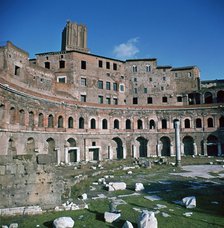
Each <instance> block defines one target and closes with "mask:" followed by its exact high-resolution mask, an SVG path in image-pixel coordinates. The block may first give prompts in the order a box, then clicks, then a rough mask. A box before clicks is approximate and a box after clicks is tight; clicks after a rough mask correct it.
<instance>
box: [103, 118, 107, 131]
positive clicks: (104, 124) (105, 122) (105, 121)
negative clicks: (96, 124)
mask: <svg viewBox="0 0 224 228" xmlns="http://www.w3.org/2000/svg"><path fill="white" fill-rule="evenodd" d="M102 127H103V129H107V120H106V119H103V121H102Z"/></svg>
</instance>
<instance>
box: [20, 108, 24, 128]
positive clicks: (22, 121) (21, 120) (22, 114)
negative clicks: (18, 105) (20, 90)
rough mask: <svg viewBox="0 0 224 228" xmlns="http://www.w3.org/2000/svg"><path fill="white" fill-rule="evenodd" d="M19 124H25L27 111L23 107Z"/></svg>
mask: <svg viewBox="0 0 224 228" xmlns="http://www.w3.org/2000/svg"><path fill="white" fill-rule="evenodd" d="M19 124H20V125H22V126H24V125H25V112H24V110H23V109H21V110H20V111H19Z"/></svg>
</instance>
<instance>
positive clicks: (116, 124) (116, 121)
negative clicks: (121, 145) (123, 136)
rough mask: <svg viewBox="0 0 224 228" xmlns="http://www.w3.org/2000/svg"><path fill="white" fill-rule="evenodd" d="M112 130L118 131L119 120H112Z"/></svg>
mask: <svg viewBox="0 0 224 228" xmlns="http://www.w3.org/2000/svg"><path fill="white" fill-rule="evenodd" d="M114 129H119V120H117V119H116V120H114Z"/></svg>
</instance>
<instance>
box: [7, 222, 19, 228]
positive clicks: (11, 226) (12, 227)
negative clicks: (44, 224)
mask: <svg viewBox="0 0 224 228" xmlns="http://www.w3.org/2000/svg"><path fill="white" fill-rule="evenodd" d="M18 227H19V224H18V223H11V224H10V225H9V228H18Z"/></svg>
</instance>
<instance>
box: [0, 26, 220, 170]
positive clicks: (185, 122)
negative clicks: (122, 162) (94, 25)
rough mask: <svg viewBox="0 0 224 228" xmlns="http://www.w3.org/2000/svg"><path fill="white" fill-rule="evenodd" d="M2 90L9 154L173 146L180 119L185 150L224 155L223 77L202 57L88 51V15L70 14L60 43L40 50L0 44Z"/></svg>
mask: <svg viewBox="0 0 224 228" xmlns="http://www.w3.org/2000/svg"><path fill="white" fill-rule="evenodd" d="M0 91H1V92H0V136H1V137H0V157H1V158H0V160H1V163H4V161H6V162H9V161H11V162H13V159H14V158H18V156H20V155H32V156H34V157H35V158H36V159H35V161H36V163H37V164H40V165H41V164H51V163H53V164H59V163H60V162H65V163H74V162H79V161H83V160H84V161H90V160H104V159H125V158H127V157H136V158H138V157H150V156H174V155H175V143H174V138H175V137H174V127H173V123H174V121H175V120H177V119H178V120H180V123H181V153H182V155H204V156H213V155H214V156H221V155H224V108H223V107H224V106H223V105H224V84H223V81H222V80H215V81H205V82H203V81H202V82H201V81H200V72H199V69H198V68H197V67H196V66H187V67H181V68H175V67H172V66H158V65H157V59H147V58H146V59H129V60H126V61H121V60H118V59H112V58H108V57H104V56H98V55H95V54H92V53H89V51H88V48H87V29H86V27H85V26H84V25H77V24H75V23H71V22H67V24H66V27H65V28H64V30H63V33H62V50H61V51H56V52H47V53H39V54H37V55H36V59H29V55H28V53H27V52H25V51H24V50H22V49H20V48H18V47H16V46H15V45H13V44H12V43H11V42H7V44H6V45H5V46H2V47H0ZM4 169H7V168H2V170H0V171H1V172H2V174H4V173H5V172H6V171H5V170H4Z"/></svg>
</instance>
